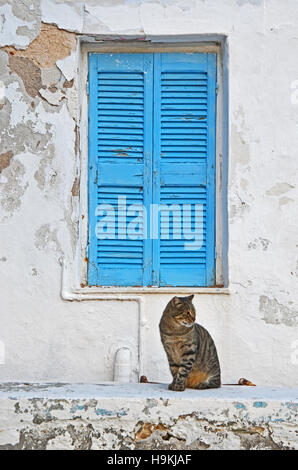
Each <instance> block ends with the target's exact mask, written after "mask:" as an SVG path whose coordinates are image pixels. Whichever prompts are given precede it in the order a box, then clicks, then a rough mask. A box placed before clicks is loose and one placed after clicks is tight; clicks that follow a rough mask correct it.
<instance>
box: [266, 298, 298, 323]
mask: <svg viewBox="0 0 298 470" xmlns="http://www.w3.org/2000/svg"><path fill="white" fill-rule="evenodd" d="M259 303H260V312H261V313H263V315H264V317H263V320H264V321H265V322H266V323H271V324H273V325H278V324H284V325H286V326H297V325H298V310H294V309H290V308H289V307H287V306H285V305H282V304H280V303H279V302H278V301H277V300H276V299H274V298H273V299H272V298H271V299H270V298H269V297H267V296H266V295H261V296H260V300H259Z"/></svg>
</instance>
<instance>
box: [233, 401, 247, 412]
mask: <svg viewBox="0 0 298 470" xmlns="http://www.w3.org/2000/svg"><path fill="white" fill-rule="evenodd" d="M234 406H235V408H237V409H238V410H246V406H245V405H244V404H243V403H239V402H236V403H234Z"/></svg>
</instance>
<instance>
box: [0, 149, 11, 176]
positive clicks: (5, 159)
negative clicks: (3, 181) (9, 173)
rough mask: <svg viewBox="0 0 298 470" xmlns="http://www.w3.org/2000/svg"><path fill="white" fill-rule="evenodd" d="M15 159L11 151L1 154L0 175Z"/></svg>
mask: <svg viewBox="0 0 298 470" xmlns="http://www.w3.org/2000/svg"><path fill="white" fill-rule="evenodd" d="M12 157H13V152H12V151H11V150H9V151H8V152H5V153H1V155H0V173H1V171H2V170H3V169H4V168H7V167H8V166H9V164H10V160H11V159H12Z"/></svg>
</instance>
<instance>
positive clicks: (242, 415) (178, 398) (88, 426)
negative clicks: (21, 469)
mask: <svg viewBox="0 0 298 470" xmlns="http://www.w3.org/2000/svg"><path fill="white" fill-rule="evenodd" d="M297 418H298V390H297V389H270V388H250V387H223V388H222V389H219V390H203V391H195V390H187V391H185V392H183V393H181V394H180V393H177V392H170V391H168V390H167V386H166V385H163V384H161V385H148V384H125V385H124V384H121V385H120V384H108V383H105V384H104V383H102V384H98V385H86V384H85V385H82V384H76V385H74V384H58V383H56V384H36V383H35V384H30V383H26V384H22V383H18V384H16V383H14V384H13V383H3V384H1V385H0V423H1V425H0V430H1V432H0V449H77V450H83V449H84V450H87V449H109V450H110V449H132V450H133V449H136V450H141V449H185V450H186V449H197V450H199V449H200V450H204V449H256V450H259V449H298V439H297V424H298V423H297Z"/></svg>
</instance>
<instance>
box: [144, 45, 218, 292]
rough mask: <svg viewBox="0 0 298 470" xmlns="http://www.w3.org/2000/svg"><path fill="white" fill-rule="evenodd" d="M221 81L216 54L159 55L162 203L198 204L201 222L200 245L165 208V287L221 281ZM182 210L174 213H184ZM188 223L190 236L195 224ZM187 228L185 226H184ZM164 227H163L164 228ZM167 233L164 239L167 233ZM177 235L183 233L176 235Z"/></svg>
mask: <svg viewBox="0 0 298 470" xmlns="http://www.w3.org/2000/svg"><path fill="white" fill-rule="evenodd" d="M215 86H216V54H212V53H208V54H203V53H192V54H183V53H161V54H155V55H154V172H153V198H154V202H155V203H156V204H158V203H160V204H167V205H168V206H169V205H173V204H174V205H175V204H176V205H177V204H179V205H181V204H192V210H191V212H190V213H189V217H188V218H187V217H186V218H185V219H184V222H185V220H190V221H191V224H192V227H193V225H194V221H195V213H194V204H197V205H198V206H197V207H198V220H200V222H201V230H200V233H199V236H198V238H199V241H198V246H199V247H200V248H199V249H197V250H186V249H185V243H187V242H189V240H187V239H186V238H185V237H184V236H183V233H182V239H175V238H174V234H175V232H177V231H178V232H179V223H178V222H177V220H178V219H177V217H176V219H175V218H174V217H171V218H170V220H171V223H170V230H169V233H168V234H166V233H164V229H165V224H167V220H168V219H167V217H166V216H165V215H163V212H161V213H160V219H159V238H158V239H156V240H154V242H153V245H154V250H153V279H154V284H156V285H160V286H210V285H214V280H215V273H214V267H215V260H214V258H215V194H214V193H215V190H214V188H215ZM178 213H179V210H178V209H177V210H176V211H175V207H174V212H173V214H175V215H176V216H179V214H178ZM184 225H185V227H184V228H185V235H186V236H189V235H190V233H188V232H190V229H189V228H188V227H187V224H184ZM182 230H183V226H182ZM162 231H163V232H162ZM162 234H163V236H164V238H162ZM176 236H177V235H176Z"/></svg>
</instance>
